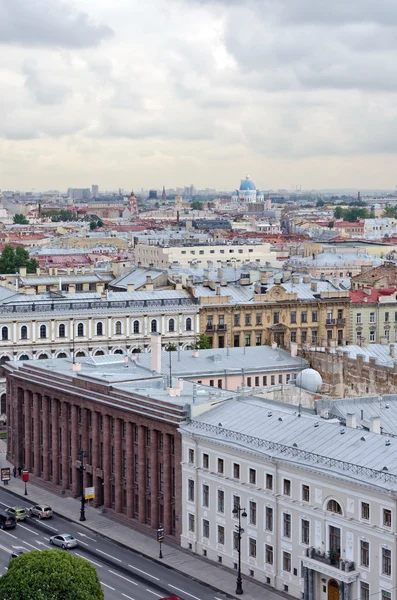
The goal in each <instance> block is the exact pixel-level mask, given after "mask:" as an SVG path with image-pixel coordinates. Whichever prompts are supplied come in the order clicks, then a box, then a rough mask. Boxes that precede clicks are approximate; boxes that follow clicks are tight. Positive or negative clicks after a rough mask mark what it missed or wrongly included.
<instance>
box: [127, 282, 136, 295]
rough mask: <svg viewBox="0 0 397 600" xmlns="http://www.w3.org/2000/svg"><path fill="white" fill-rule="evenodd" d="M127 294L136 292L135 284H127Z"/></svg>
mask: <svg viewBox="0 0 397 600" xmlns="http://www.w3.org/2000/svg"><path fill="white" fill-rule="evenodd" d="M127 292H128V293H129V294H132V292H135V284H134V283H127Z"/></svg>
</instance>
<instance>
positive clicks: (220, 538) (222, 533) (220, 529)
mask: <svg viewBox="0 0 397 600" xmlns="http://www.w3.org/2000/svg"><path fill="white" fill-rule="evenodd" d="M217 541H218V544H221V545H222V546H224V544H225V528H224V527H223V525H218V540H217Z"/></svg>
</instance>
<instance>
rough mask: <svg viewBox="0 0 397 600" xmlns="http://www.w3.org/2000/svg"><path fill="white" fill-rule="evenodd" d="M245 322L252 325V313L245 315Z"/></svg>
mask: <svg viewBox="0 0 397 600" xmlns="http://www.w3.org/2000/svg"><path fill="white" fill-rule="evenodd" d="M245 324H246V325H251V315H250V314H247V315H245Z"/></svg>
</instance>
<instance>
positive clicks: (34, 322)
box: [32, 321, 36, 343]
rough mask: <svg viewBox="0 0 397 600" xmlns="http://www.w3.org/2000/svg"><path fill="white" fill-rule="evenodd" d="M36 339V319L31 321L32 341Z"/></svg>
mask: <svg viewBox="0 0 397 600" xmlns="http://www.w3.org/2000/svg"><path fill="white" fill-rule="evenodd" d="M35 341H36V321H32V342H33V343H34V342H35Z"/></svg>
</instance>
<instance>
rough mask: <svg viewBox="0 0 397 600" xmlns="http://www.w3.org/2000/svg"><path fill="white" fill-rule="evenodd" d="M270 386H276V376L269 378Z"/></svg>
mask: <svg viewBox="0 0 397 600" xmlns="http://www.w3.org/2000/svg"><path fill="white" fill-rule="evenodd" d="M270 385H276V376H275V375H271V376H270Z"/></svg>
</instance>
